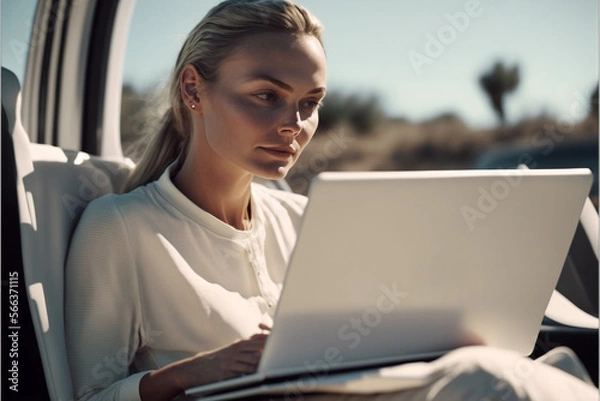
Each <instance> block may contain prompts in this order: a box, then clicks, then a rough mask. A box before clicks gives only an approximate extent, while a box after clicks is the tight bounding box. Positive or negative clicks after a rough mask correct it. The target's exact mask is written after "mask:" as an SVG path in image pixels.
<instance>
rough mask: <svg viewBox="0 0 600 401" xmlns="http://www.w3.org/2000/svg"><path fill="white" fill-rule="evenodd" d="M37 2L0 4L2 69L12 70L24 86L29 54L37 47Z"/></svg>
mask: <svg viewBox="0 0 600 401" xmlns="http://www.w3.org/2000/svg"><path fill="white" fill-rule="evenodd" d="M37 3H38V2H37V0H2V1H1V3H0V10H1V13H0V15H1V23H0V26H1V27H2V35H1V36H2V46H1V49H2V50H1V51H2V67H5V68H7V69H9V70H11V71H12V72H13V73H14V74H15V75H16V76H17V78H19V82H20V83H21V85H23V81H24V78H25V68H26V66H27V53H28V52H29V48H30V47H31V46H35V44H36V41H35V35H33V34H32V31H33V19H34V16H35V9H36V6H37Z"/></svg>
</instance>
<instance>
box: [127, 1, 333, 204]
mask: <svg viewBox="0 0 600 401" xmlns="http://www.w3.org/2000/svg"><path fill="white" fill-rule="evenodd" d="M267 32H287V33H291V34H297V35H300V34H306V35H311V36H314V37H316V38H317V39H318V40H319V42H320V43H321V45H323V39H322V32H323V26H322V24H321V23H320V22H319V20H317V19H316V18H315V17H314V16H313V15H312V14H311V13H310V12H309V11H308V10H306V9H305V8H303V7H302V6H300V5H297V4H294V3H292V2H291V1H288V0H226V1H223V2H222V3H220V4H218V5H217V6H215V7H213V8H212V9H211V10H210V11H209V12H208V14H207V15H206V16H205V17H204V18H203V19H202V21H200V23H199V24H198V25H196V27H195V28H194V29H193V30H192V31H191V32H190V34H189V35H188V37H187V39H186V40H185V42H184V44H183V46H182V48H181V51H180V52H179V56H178V57H177V62H176V65H175V68H174V70H173V73H172V75H171V77H170V81H169V87H168V90H169V101H170V107H169V109H168V110H167V111H166V112H165V114H164V115H163V117H162V120H161V122H160V125H159V129H158V130H157V131H156V132H155V134H154V135H153V136H152V138H151V139H150V141H149V143H148V145H147V147H146V149H145V151H144V153H143V154H142V156H141V158H140V160H139V162H138V164H137V166H136V168H135V170H134V171H133V172H132V174H131V176H130V177H129V180H128V182H127V184H126V186H125V192H128V191H131V190H132V189H134V188H137V187H138V186H142V185H146V184H148V183H149V182H152V181H154V180H156V179H158V177H160V175H161V174H162V172H163V171H164V170H165V169H166V168H167V167H168V166H169V164H171V163H172V162H173V161H175V160H176V159H177V158H178V157H181V159H180V165H181V162H182V161H183V160H182V158H183V157H184V156H185V154H186V151H187V147H188V144H189V142H190V131H191V123H190V121H189V117H188V115H187V112H186V108H185V104H184V103H183V99H182V97H181V92H180V84H179V76H180V74H181V72H182V70H183V68H184V67H185V66H186V65H188V64H191V65H193V66H194V67H195V68H196V70H197V71H198V73H199V74H200V76H201V77H202V78H203V79H204V80H205V81H206V82H207V83H209V84H210V83H213V82H215V81H216V79H217V72H218V69H219V66H220V64H221V63H222V62H223V60H224V59H226V58H227V57H228V56H229V55H230V54H231V52H232V51H233V50H234V49H235V47H236V46H237V44H238V43H239V42H240V41H241V40H242V39H244V38H246V37H248V36H250V35H254V34H259V33H267Z"/></svg>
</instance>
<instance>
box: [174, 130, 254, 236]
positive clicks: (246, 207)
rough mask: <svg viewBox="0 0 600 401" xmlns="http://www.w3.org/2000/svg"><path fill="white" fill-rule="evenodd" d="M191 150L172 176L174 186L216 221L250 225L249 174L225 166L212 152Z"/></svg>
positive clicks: (235, 225)
mask: <svg viewBox="0 0 600 401" xmlns="http://www.w3.org/2000/svg"><path fill="white" fill-rule="evenodd" d="M193 142H194V141H192V143H190V150H189V152H188V154H187V156H186V158H185V161H184V162H183V165H182V166H181V169H180V170H179V172H178V173H177V175H176V176H175V177H173V183H174V184H175V186H176V187H177V188H178V189H179V190H180V191H181V192H182V193H183V194H184V195H185V196H187V197H188V198H189V199H190V200H191V201H192V202H194V203H195V204H196V205H198V206H199V207H200V208H202V209H203V210H205V211H206V212H208V213H210V214H212V215H213V216H215V217H216V218H218V219H219V220H221V221H223V222H225V223H227V224H229V225H231V226H232V227H234V228H236V229H238V230H248V229H249V228H250V219H251V216H250V193H251V190H250V188H251V183H252V175H251V174H250V173H248V172H245V171H242V170H240V169H238V168H235V167H234V166H228V165H227V163H225V161H224V160H223V159H220V158H219V157H218V156H217V155H215V154H214V153H212V154H210V152H202V151H198V149H199V148H200V149H202V148H204V149H206V146H208V144H202V145H204V146H200V147H198V146H194V143H193Z"/></svg>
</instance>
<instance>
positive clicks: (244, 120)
mask: <svg viewBox="0 0 600 401" xmlns="http://www.w3.org/2000/svg"><path fill="white" fill-rule="evenodd" d="M216 106H217V107H216V111H217V113H216V114H217V117H218V118H219V119H220V120H221V121H220V124H222V125H224V126H225V127H226V128H227V129H226V130H227V132H226V134H227V135H231V136H236V137H237V136H241V137H243V138H248V139H250V138H251V137H252V136H253V135H252V133H256V134H262V135H264V134H265V133H267V132H269V129H270V128H271V126H272V124H273V117H272V116H271V115H270V114H269V113H267V112H265V110H264V109H260V108H257V107H256V106H255V105H253V104H252V103H251V102H249V101H247V100H245V99H239V98H237V97H233V96H231V97H223V99H222V100H221V101H219V102H217V104H216ZM237 139H242V138H237Z"/></svg>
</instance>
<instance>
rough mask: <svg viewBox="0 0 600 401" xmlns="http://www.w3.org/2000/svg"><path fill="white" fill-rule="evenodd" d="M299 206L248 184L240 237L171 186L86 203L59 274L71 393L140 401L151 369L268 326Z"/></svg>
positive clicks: (164, 183) (162, 183) (163, 180)
mask: <svg viewBox="0 0 600 401" xmlns="http://www.w3.org/2000/svg"><path fill="white" fill-rule="evenodd" d="M305 205H306V198H305V197H303V196H300V195H296V194H292V193H287V192H282V191H276V190H271V189H267V188H265V187H263V186H260V185H258V184H253V185H252V196H251V208H252V228H251V230H249V231H240V230H236V229H234V228H233V227H231V226H229V225H227V224H225V223H223V222H222V221H220V220H218V219H217V218H215V217H214V216H212V215H210V214H209V213H207V212H205V211H204V210H202V209H200V208H199V207H198V206H196V205H195V204H194V203H193V202H191V201H190V200H189V199H188V198H186V197H185V196H184V195H183V194H182V193H181V192H179V190H178V189H177V188H176V187H175V186H174V185H173V183H172V181H171V179H170V176H169V169H167V170H166V171H165V173H163V175H162V176H161V177H160V179H159V180H158V181H156V182H153V183H151V184H148V185H147V186H145V187H140V188H138V189H136V190H134V191H132V192H130V193H128V194H125V195H108V196H104V197H102V198H100V199H97V200H95V201H93V202H92V203H90V205H89V206H88V207H87V209H86V210H85V212H84V214H83V216H82V218H81V221H80V222H79V225H78V227H77V229H76V231H75V233H74V236H73V240H72V242H71V247H70V251H69V257H68V260H67V266H66V273H65V274H66V283H65V286H66V290H65V321H66V339H67V350H68V354H69V362H70V366H71V372H72V377H73V385H74V392H75V395H76V397H80V398H81V399H86V400H87V399H90V400H139V392H138V387H139V381H140V379H141V377H142V376H143V375H144V374H145V373H146V372H147V371H149V370H152V369H156V368H159V367H162V366H164V365H167V364H169V363H171V362H174V361H177V360H180V359H182V358H185V357H188V356H191V355H194V354H196V353H198V352H201V351H209V350H212V349H215V348H218V347H222V346H225V345H227V344H230V343H232V342H233V341H235V340H238V339H241V338H247V337H250V336H251V335H252V334H255V333H257V332H258V331H259V329H258V324H259V323H261V322H262V323H266V324H268V325H271V323H272V318H273V313H274V311H275V305H276V304H277V301H278V299H279V294H280V291H281V285H282V283H283V279H284V275H285V269H286V267H287V262H288V259H289V256H290V254H291V251H292V248H293V246H294V244H295V241H296V233H297V231H298V228H299V224H300V220H301V215H302V212H303V210H304V207H305Z"/></svg>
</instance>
